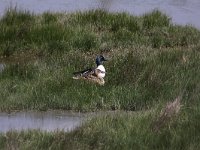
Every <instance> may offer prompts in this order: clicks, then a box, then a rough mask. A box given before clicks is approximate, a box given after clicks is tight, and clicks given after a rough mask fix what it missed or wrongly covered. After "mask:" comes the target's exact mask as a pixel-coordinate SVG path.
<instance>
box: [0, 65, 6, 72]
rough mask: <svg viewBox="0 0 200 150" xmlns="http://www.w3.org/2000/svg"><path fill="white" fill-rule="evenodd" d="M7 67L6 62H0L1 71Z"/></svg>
mask: <svg viewBox="0 0 200 150" xmlns="http://www.w3.org/2000/svg"><path fill="white" fill-rule="evenodd" d="M4 69H5V64H2V63H0V73H1V72H2V71H3V70H4Z"/></svg>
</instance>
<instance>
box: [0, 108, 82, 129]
mask: <svg viewBox="0 0 200 150" xmlns="http://www.w3.org/2000/svg"><path fill="white" fill-rule="evenodd" d="M83 119H84V116H83V115H81V114H72V113H68V112H54V111H52V112H50V111H49V112H17V113H11V114H7V113H0V132H4V133H5V132H7V131H9V130H17V131H20V130H27V129H40V130H43V131H55V130H64V131H71V130H73V129H74V128H75V127H77V126H79V125H80V124H81V122H82V121H83Z"/></svg>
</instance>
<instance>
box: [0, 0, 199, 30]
mask: <svg viewBox="0 0 200 150" xmlns="http://www.w3.org/2000/svg"><path fill="white" fill-rule="evenodd" d="M11 6H12V7H15V6H16V7H17V8H18V9H23V10H29V11H30V12H34V13H36V14H38V13H43V12H45V11H50V12H67V13H68V12H75V11H85V10H91V9H97V8H101V9H104V10H107V11H110V12H122V11H123V12H128V13H130V14H134V15H142V14H144V13H147V12H149V11H152V10H154V9H159V10H161V11H162V12H164V13H166V14H167V15H169V16H170V17H171V18H172V21H173V22H174V23H176V24H181V25H186V24H191V25H193V26H195V27H197V28H198V29H200V19H199V17H200V0H75V1H74V0H56V1H55V0H28V1H27V0H1V1H0V16H2V15H3V14H4V12H5V10H6V9H8V8H9V7H11Z"/></svg>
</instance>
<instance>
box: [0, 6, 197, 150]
mask: <svg viewBox="0 0 200 150" xmlns="http://www.w3.org/2000/svg"><path fill="white" fill-rule="evenodd" d="M0 35H1V36H0V61H1V62H3V63H5V64H6V68H5V70H4V71H3V72H1V73H0V103H1V105H0V110H1V111H14V110H30V109H32V110H48V109H63V110H73V111H83V112H85V111H107V110H125V111H139V112H137V113H130V114H127V113H116V114H115V115H109V114H108V115H105V116H102V117H97V118H94V119H92V120H91V121H89V122H86V123H85V124H84V125H83V126H82V127H80V128H78V129H76V130H75V131H73V132H70V133H64V132H54V133H43V132H40V131H24V132H20V133H18V132H8V133H6V135H3V134H1V135H0V147H2V149H12V147H16V148H18V149H35V148H36V149H130V148H132V149H198V148H199V135H200V134H199V130H198V129H199V124H200V123H199V121H198V120H199V119H198V117H199V113H200V111H199V107H198V106H199V104H200V103H199V99H200V94H199V90H200V84H199V83H200V76H199V74H200V69H199V66H200V50H199V49H200V31H199V30H197V29H195V28H193V27H191V26H178V25H173V24H172V23H171V21H170V19H169V17H168V16H166V15H165V14H163V13H161V12H159V11H156V10H155V11H153V12H151V13H148V14H145V15H143V16H139V17H137V16H131V15H129V14H126V13H108V12H104V11H102V10H92V11H88V12H77V13H72V14H62V13H56V14H52V13H49V12H46V13H44V14H41V15H34V14H31V13H30V12H26V11H18V10H16V9H11V10H10V11H7V13H6V14H5V15H4V16H3V17H2V18H1V20H0ZM98 54H103V55H104V56H105V57H107V58H109V61H107V62H105V64H104V65H105V67H106V71H107V75H106V77H105V82H106V83H105V85H104V86H98V85H96V84H91V83H88V82H85V81H79V80H73V79H72V72H74V71H79V70H82V69H85V68H87V67H88V66H89V67H92V66H95V61H94V60H95V57H96V55H98ZM181 94H183V95H182V100H181V104H182V105H183V106H182V108H181V112H180V114H179V115H178V117H175V118H174V119H173V120H172V121H171V122H168V123H167V124H166V126H165V127H163V128H162V130H161V131H160V132H159V133H156V132H153V131H152V130H151V124H152V122H153V121H154V120H155V119H156V117H157V116H158V112H159V111H160V107H161V106H163V104H165V103H166V102H169V101H172V100H174V99H175V98H176V97H177V96H179V95H181ZM151 110H154V111H151ZM33 146H34V147H33Z"/></svg>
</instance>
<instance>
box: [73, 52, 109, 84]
mask: <svg viewBox="0 0 200 150" xmlns="http://www.w3.org/2000/svg"><path fill="white" fill-rule="evenodd" d="M103 61H107V59H105V58H104V57H103V56H102V55H100V56H97V58H96V64H97V67H94V68H89V69H85V70H83V71H79V72H74V73H73V75H74V76H73V79H86V80H89V81H93V82H96V83H98V84H100V85H104V83H105V81H104V79H103V78H104V77H105V74H106V70H105V68H104V66H103Z"/></svg>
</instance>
